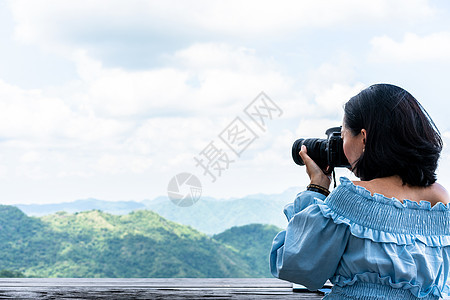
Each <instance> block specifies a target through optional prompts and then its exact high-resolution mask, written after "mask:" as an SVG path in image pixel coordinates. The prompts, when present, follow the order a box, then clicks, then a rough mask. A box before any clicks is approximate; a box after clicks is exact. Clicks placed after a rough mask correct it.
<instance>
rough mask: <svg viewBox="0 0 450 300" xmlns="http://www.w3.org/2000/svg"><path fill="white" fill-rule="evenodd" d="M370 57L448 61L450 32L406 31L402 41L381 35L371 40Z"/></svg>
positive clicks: (387, 59) (375, 59)
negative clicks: (422, 32)
mask: <svg viewBox="0 0 450 300" xmlns="http://www.w3.org/2000/svg"><path fill="white" fill-rule="evenodd" d="M371 44H372V52H371V53H370V59H371V60H373V61H386V62H443V61H445V62H448V61H450V32H438V33H433V34H429V35H425V36H419V35H417V34H414V33H406V34H405V35H404V37H403V40H402V41H396V40H394V39H393V38H391V37H389V36H387V35H383V36H379V37H374V38H373V39H372V40H371Z"/></svg>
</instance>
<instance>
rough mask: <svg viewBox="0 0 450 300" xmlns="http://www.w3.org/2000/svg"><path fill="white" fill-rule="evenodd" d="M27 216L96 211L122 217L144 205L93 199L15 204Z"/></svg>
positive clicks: (133, 202) (132, 202) (142, 207)
mask: <svg viewBox="0 0 450 300" xmlns="http://www.w3.org/2000/svg"><path fill="white" fill-rule="evenodd" d="M14 206H16V207H17V208H19V209H20V210H21V211H23V212H24V213H26V214H27V215H29V216H37V217H39V216H45V215H48V214H53V213H56V212H58V211H65V212H69V213H74V212H81V211H86V210H93V209H98V210H101V211H104V212H107V213H110V214H115V215H123V214H128V213H130V212H132V211H133V210H136V209H144V208H145V204H143V203H142V202H136V201H104V200H98V199H94V198H89V199H82V200H76V201H72V202H62V203H53V204H16V205H14Z"/></svg>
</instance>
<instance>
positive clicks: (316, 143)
mask: <svg viewBox="0 0 450 300" xmlns="http://www.w3.org/2000/svg"><path fill="white" fill-rule="evenodd" d="M325 134H326V135H327V138H326V139H316V138H312V139H298V140H296V141H295V142H294V145H292V158H293V159H294V162H295V163H296V164H297V165H300V166H303V165H304V164H305V163H304V162H303V160H302V158H301V157H300V154H298V153H299V152H300V150H301V147H302V145H305V146H306V148H307V150H308V155H309V157H311V158H312V160H314V162H315V163H316V164H317V165H318V166H319V167H320V168H321V169H322V170H325V169H326V168H327V166H330V172H331V171H332V170H333V169H334V168H335V167H346V168H349V167H350V164H349V162H348V160H347V158H346V157H345V154H344V148H343V147H342V144H343V143H342V138H341V127H332V128H329V129H328V130H327V131H326V132H325Z"/></svg>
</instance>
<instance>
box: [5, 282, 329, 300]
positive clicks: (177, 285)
mask: <svg viewBox="0 0 450 300" xmlns="http://www.w3.org/2000/svg"><path fill="white" fill-rule="evenodd" d="M322 297H323V294H321V293H312V292H308V291H305V292H293V290H292V284H291V283H289V282H286V281H282V280H279V279H276V278H126V279H123V278H120V279H115V278H0V299H203V298H207V299H297V300H298V299H322Z"/></svg>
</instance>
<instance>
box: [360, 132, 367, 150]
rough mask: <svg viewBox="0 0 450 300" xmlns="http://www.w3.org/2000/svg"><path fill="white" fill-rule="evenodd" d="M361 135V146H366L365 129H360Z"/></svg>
mask: <svg viewBox="0 0 450 300" xmlns="http://www.w3.org/2000/svg"><path fill="white" fill-rule="evenodd" d="M361 135H362V142H363V145H364V146H366V138H367V131H366V130H365V129H361Z"/></svg>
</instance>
